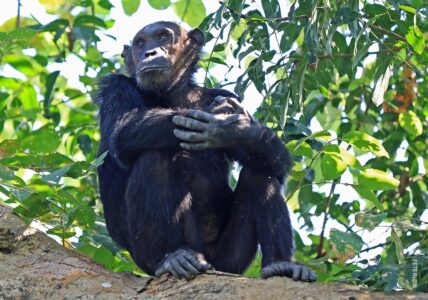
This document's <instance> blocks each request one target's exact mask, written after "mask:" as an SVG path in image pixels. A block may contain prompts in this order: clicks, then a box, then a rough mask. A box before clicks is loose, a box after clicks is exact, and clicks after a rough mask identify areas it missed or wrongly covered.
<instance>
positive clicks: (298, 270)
mask: <svg viewBox="0 0 428 300" xmlns="http://www.w3.org/2000/svg"><path fill="white" fill-rule="evenodd" d="M301 272H302V268H301V267H300V266H299V265H296V266H294V268H293V276H292V277H293V280H296V281H297V280H299V279H300V274H301Z"/></svg>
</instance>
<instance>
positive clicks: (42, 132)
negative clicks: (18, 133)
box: [21, 126, 61, 153]
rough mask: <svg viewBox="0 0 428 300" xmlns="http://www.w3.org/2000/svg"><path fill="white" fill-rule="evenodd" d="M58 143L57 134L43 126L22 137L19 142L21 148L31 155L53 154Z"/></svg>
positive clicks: (59, 141) (59, 140)
mask: <svg viewBox="0 0 428 300" xmlns="http://www.w3.org/2000/svg"><path fill="white" fill-rule="evenodd" d="M60 143H61V139H60V137H59V134H58V133H57V132H55V131H54V130H53V129H51V128H49V127H46V126H45V127H42V128H40V129H39V130H36V131H33V132H31V133H30V134H29V135H27V136H26V137H24V138H23V139H22V142H21V148H22V149H23V150H29V151H31V152H33V153H48V152H54V151H55V150H56V149H57V148H58V146H59V144H60Z"/></svg>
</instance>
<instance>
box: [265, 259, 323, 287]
mask: <svg viewBox="0 0 428 300" xmlns="http://www.w3.org/2000/svg"><path fill="white" fill-rule="evenodd" d="M272 276H286V277H290V278H293V279H294V280H300V281H309V282H312V281H315V280H317V275H316V274H315V272H314V271H312V270H311V269H310V268H308V267H306V266H302V265H299V264H296V263H294V262H292V261H282V262H275V263H272V264H269V265H267V266H266V267H264V268H263V269H262V271H261V273H260V277H261V278H269V277H272Z"/></svg>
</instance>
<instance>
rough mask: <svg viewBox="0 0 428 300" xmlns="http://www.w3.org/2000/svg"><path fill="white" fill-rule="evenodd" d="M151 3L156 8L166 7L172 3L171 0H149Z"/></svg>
mask: <svg viewBox="0 0 428 300" xmlns="http://www.w3.org/2000/svg"><path fill="white" fill-rule="evenodd" d="M149 4H150V6H151V7H153V8H154V9H166V8H168V7H169V6H170V5H171V1H170V0H149Z"/></svg>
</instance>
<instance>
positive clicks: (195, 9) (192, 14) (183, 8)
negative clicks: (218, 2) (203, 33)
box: [172, 0, 206, 27]
mask: <svg viewBox="0 0 428 300" xmlns="http://www.w3.org/2000/svg"><path fill="white" fill-rule="evenodd" d="M172 7H173V8H174V11H175V13H176V14H177V16H179V17H180V18H181V19H182V20H183V21H184V22H186V23H187V24H189V25H190V26H192V27H198V26H199V24H200V23H201V22H202V21H203V20H204V18H205V15H206V11H205V6H204V3H203V2H202V0H178V1H177V2H175V3H174V4H173V5H172Z"/></svg>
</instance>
